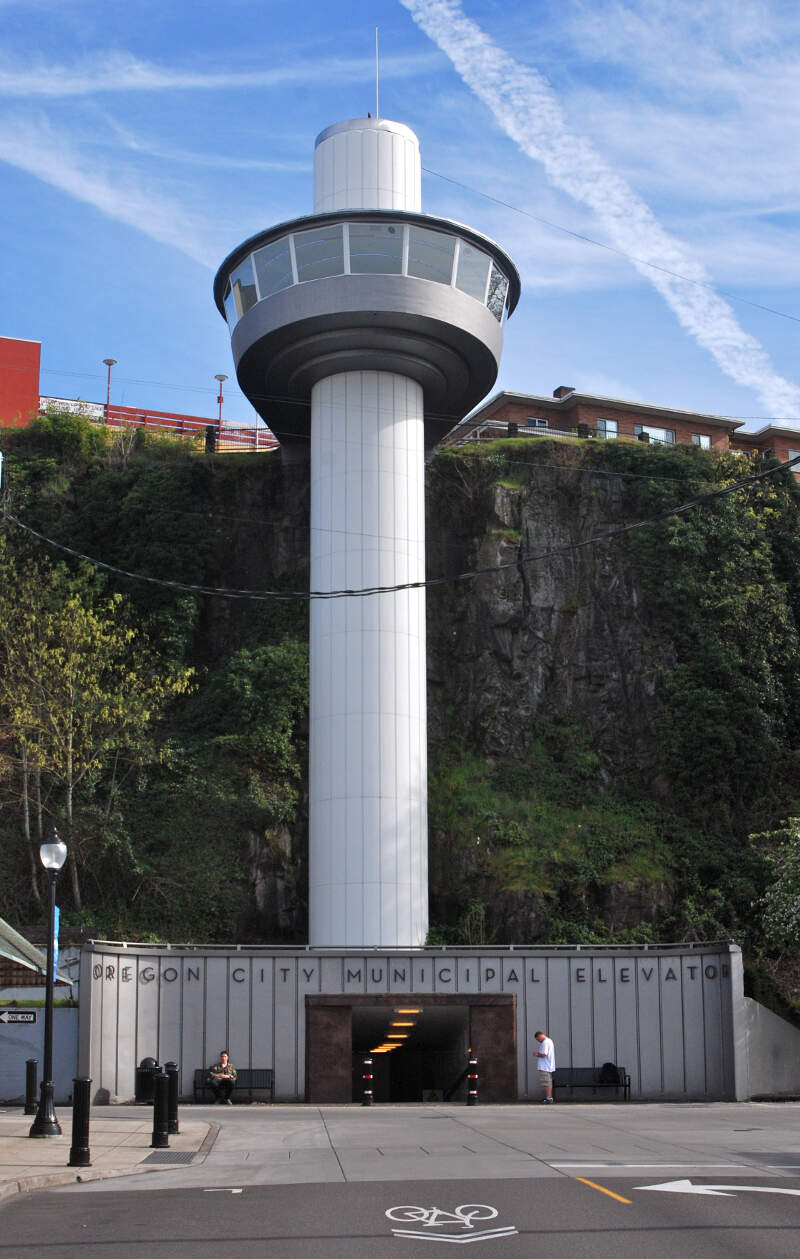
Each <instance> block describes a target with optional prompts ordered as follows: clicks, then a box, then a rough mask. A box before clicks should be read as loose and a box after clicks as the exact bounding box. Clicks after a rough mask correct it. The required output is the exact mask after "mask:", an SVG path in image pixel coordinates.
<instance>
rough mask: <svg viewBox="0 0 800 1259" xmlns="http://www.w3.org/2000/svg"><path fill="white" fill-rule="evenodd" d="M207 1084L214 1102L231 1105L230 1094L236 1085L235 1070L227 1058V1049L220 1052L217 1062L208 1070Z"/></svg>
mask: <svg viewBox="0 0 800 1259" xmlns="http://www.w3.org/2000/svg"><path fill="white" fill-rule="evenodd" d="M208 1082H209V1084H210V1085H211V1088H212V1090H213V1092H214V1101H215V1103H216V1102H227V1103H228V1105H229V1106H232V1105H233V1102H232V1101H231V1093H232V1092H233V1086H234V1084H235V1083H236V1068H235V1066H234V1065H233V1063H232V1062H231V1060H230V1058H229V1057H228V1051H227V1049H222V1050H220V1055H219V1062H215V1063H214V1065H213V1067H209V1070H208Z"/></svg>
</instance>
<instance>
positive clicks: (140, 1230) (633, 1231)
mask: <svg viewBox="0 0 800 1259" xmlns="http://www.w3.org/2000/svg"><path fill="white" fill-rule="evenodd" d="M139 1179H142V1178H139ZM147 1179H151V1178H150V1177H148V1178H147ZM692 1182H693V1184H695V1185H696V1184H697V1183H698V1182H699V1183H705V1184H710V1183H714V1184H717V1183H722V1182H721V1181H720V1180H719V1179H718V1178H715V1179H714V1180H712V1179H711V1178H710V1177H704V1178H699V1177H694V1178H692ZM653 1183H659V1182H658V1181H654V1180H653V1178H652V1177H650V1178H649V1180H648V1179H647V1178H644V1179H643V1178H641V1177H637V1178H634V1179H630V1178H620V1177H614V1178H611V1179H607V1180H606V1181H605V1183H604V1181H603V1179H602V1178H601V1179H600V1180H596V1181H592V1182H591V1183H585V1181H582V1180H578V1179H576V1178H575V1177H573V1176H567V1175H561V1176H558V1177H555V1178H553V1179H539V1180H530V1179H524V1180H505V1181H500V1180H494V1179H493V1180H470V1181H468V1182H467V1183H466V1184H465V1183H464V1182H463V1181H460V1180H454V1181H445V1180H438V1181H435V1182H430V1181H401V1182H394V1181H391V1182H387V1181H381V1182H377V1183H368V1182H360V1183H349V1184H341V1183H340V1184H302V1185H275V1186H269V1187H267V1186H251V1187H241V1188H238V1189H237V1187H233V1188H230V1187H226V1188H224V1189H223V1188H220V1189H214V1188H213V1187H212V1188H208V1187H207V1188H204V1189H165V1188H162V1189H161V1190H160V1191H158V1192H143V1193H129V1192H126V1191H125V1190H119V1189H117V1190H109V1191H108V1192H106V1193H103V1194H83V1193H81V1192H80V1190H77V1191H72V1192H69V1193H65V1192H63V1191H59V1192H47V1193H39V1194H33V1195H26V1196H24V1197H20V1198H19V1199H17V1200H15V1201H12V1202H11V1203H9V1204H8V1205H7V1206H6V1207H5V1208H4V1210H3V1212H2V1215H1V1216H0V1221H1V1222H2V1240H0V1255H2V1256H3V1257H4V1259H6V1257H7V1259H17V1257H20V1259H21V1257H22V1256H32V1255H40V1256H46V1257H47V1259H76V1257H77V1256H79V1255H80V1256H92V1259H112V1256H113V1257H114V1259H125V1256H136V1257H137V1259H138V1257H139V1256H151V1255H152V1256H155V1257H156V1259H158V1257H159V1256H169V1259H183V1257H186V1259H205V1257H206V1256H208V1257H209V1259H211V1257H212V1256H213V1259H245V1257H249V1256H259V1259H345V1257H346V1259H384V1256H385V1257H386V1259H389V1257H390V1256H391V1257H393V1259H403V1256H406V1257H407V1259H418V1257H422V1256H431V1254H441V1252H442V1249H443V1247H444V1246H451V1245H452V1246H461V1247H463V1246H464V1245H469V1246H470V1250H469V1254H471V1255H475V1256H476V1257H477V1256H484V1259H504V1257H505V1256H507V1257H508V1259H518V1257H520V1256H533V1255H536V1256H540V1255H541V1256H547V1259H584V1257H585V1259H606V1257H607V1259H642V1257H643V1256H647V1259H745V1257H746V1259H789V1257H790V1256H791V1259H796V1257H797V1254H798V1249H799V1247H800V1178H797V1177H782V1178H781V1179H780V1180H777V1179H775V1178H770V1177H760V1178H759V1177H748V1178H747V1179H746V1181H745V1180H744V1179H741V1180H736V1181H735V1180H734V1179H733V1178H730V1179H728V1178H726V1179H725V1181H724V1183H725V1184H729V1185H736V1186H737V1187H736V1188H733V1189H730V1190H725V1191H717V1194H719V1196H717V1194H714V1195H708V1194H697V1193H695V1192H684V1191H666V1190H658V1191H652V1190H647V1189H646V1188H645V1187H644V1186H646V1185H647V1184H653ZM661 1183H663V1181H662V1182H661ZM679 1183H680V1182H679ZM745 1186H747V1187H746V1188H745ZM759 1188H760V1189H763V1190H764V1191H765V1192H756V1190H758V1189H759ZM787 1190H791V1191H792V1192H791V1193H788V1192H787ZM722 1192H724V1193H725V1194H726V1195H729V1196H722ZM612 1194H613V1195H614V1196H611V1195H612ZM387 1213H388V1214H387ZM433 1241H438V1243H439V1244H438V1245H435V1246H432V1244H431V1243H432V1242H433ZM445 1253H446V1252H445Z"/></svg>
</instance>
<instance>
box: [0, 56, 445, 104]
mask: <svg viewBox="0 0 800 1259" xmlns="http://www.w3.org/2000/svg"><path fill="white" fill-rule="evenodd" d="M438 60H439V59H438V55H437V54H431V55H429V56H422V57H420V56H418V55H415V56H413V57H411V56H408V57H404V56H398V57H386V58H383V59H382V60H381V79H386V80H389V79H405V78H411V77H415V76H418V75H421V74H424V73H425V72H427V71H428V70H430V68H431V65H432V64H433V63H436V64H438ZM374 73H375V71H374V65H373V63H372V62H371V61H368V60H366V59H364V58H349V59H348V58H344V57H331V58H329V59H328V60H326V61H320V60H318V59H313V58H307V59H304V60H303V61H299V62H293V63H285V64H283V65H277V66H275V67H273V68H269V69H259V70H246V69H243V68H238V69H234V70H225V71H222V72H220V71H211V70H183V69H177V68H175V67H172V66H166V65H156V64H154V63H153V62H151V61H142V60H140V59H139V58H138V57H133V56H130V55H128V54H116V55H113V56H112V55H108V56H102V57H96V58H94V59H92V60H84V61H83V62H82V63H80V64H76V65H74V66H64V65H51V64H47V63H44V62H43V63H40V64H38V65H33V66H25V68H24V69H17V68H15V67H13V66H6V67H1V66H0V96H7V97H12V98H23V97H24V98H31V97H51V98H60V97H69V96H96V95H99V94H100V93H107V92H175V91H189V90H191V91H197V90H205V91H218V90H220V89H221V88H225V90H226V91H230V90H232V89H239V90H246V89H253V88H259V87H260V88H273V87H290V86H292V87H297V86H302V85H303V84H309V85H316V84H318V83H319V82H320V80H321V79H322V80H324V81H325V82H326V83H327V84H328V85H330V86H332V87H335V86H336V85H337V84H339V85H341V84H345V83H359V84H360V83H369V82H370V80H371V77H372V76H373V75H374Z"/></svg>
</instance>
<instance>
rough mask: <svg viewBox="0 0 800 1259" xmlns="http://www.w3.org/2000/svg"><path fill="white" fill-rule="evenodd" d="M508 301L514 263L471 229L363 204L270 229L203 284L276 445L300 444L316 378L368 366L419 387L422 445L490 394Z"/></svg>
mask: <svg viewBox="0 0 800 1259" xmlns="http://www.w3.org/2000/svg"><path fill="white" fill-rule="evenodd" d="M519 293H520V280H519V275H518V273H517V270H516V268H515V266H514V264H513V263H512V262H511V260H510V259H509V258H508V256H507V255H506V254H505V253H504V252H503V251H502V250H501V249H500V248H499V246H498V245H496V244H495V243H494V241H492V240H490V239H489V238H488V237H486V236H483V235H482V234H481V233H480V232H476V231H474V230H472V229H471V228H468V227H464V226H462V225H461V224H459V223H455V222H452V221H451V220H449V219H442V218H438V217H436V216H433V215H427V214H421V213H416V212H409V211H402V210H372V209H371V210H359V209H346V210H339V211H335V212H331V213H325V214H315V215H310V216H306V217H303V218H299V219H294V220H291V221H289V222H286V223H281V224H278V225H277V226H276V227H273V228H271V229H269V230H268V231H265V232H261V233H259V234H258V235H256V236H253V237H251V238H250V239H249V240H247V241H245V242H244V243H243V244H242V245H240V246H239V247H238V248H237V249H235V250H234V251H233V252H232V253H231V254H229V255H228V257H227V258H226V259H225V261H224V262H223V263H222V266H221V267H220V269H219V271H218V272H217V276H216V279H215V283H214V299H215V301H216V304H217V307H218V308H219V311H220V313H221V314H222V315H223V317H224V318H225V319H226V320H227V323H228V326H229V328H230V332H231V346H232V351H233V357H234V362H235V364H236V373H237V377H238V380H239V384H240V386H241V388H242V390H243V392H244V393H245V394H246V395H247V397H248V398H249V399H250V401H251V402H252V404H253V406H254V407H255V409H256V410H257V411H258V412H259V414H260V415H261V416H263V418H264V419H265V420H266V421H267V423H268V424H269V426H270V428H271V429H272V430H273V431H274V432H275V433H276V434H277V436H278V437H279V438H280V439H281V440H282V441H284V440H286V439H290V440H291V438H293V437H297V438H306V437H307V436H308V434H309V428H310V395H311V389H312V387H313V386H314V385H315V384H316V383H317V382H318V381H320V380H322V379H324V378H325V377H328V376H332V375H335V374H338V373H341V372H349V371H369V370H379V371H382V372H397V373H398V374H400V375H403V376H406V377H408V378H410V379H411V380H414V381H416V382H417V383H418V384H420V385H421V386H422V389H423V391H424V401H425V444H426V445H427V446H431V445H434V444H435V443H436V442H437V441H438V440H439V439H440V438H441V437H442V436H444V434H445V433H446V432H448V431H449V430H450V429H451V428H452V427H453V425H454V424H455V423H456V422H457V421H458V420H459V419H461V418H462V417H463V416H464V415H465V414H466V413H467V411H469V410H470V409H471V408H472V407H473V406H475V404H476V403H478V402H479V401H480V399H481V398H483V397H484V396H485V395H486V394H487V393H488V392H489V390H490V389H491V387H492V385H493V384H494V382H495V379H496V377H497V371H498V367H499V362H500V354H501V351H502V343H503V325H504V321H505V319H506V317H507V316H508V315H509V314H511V312H512V311H513V310H514V307H515V306H516V304H517V301H518V300H519Z"/></svg>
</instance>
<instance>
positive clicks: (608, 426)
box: [444, 385, 800, 462]
mask: <svg viewBox="0 0 800 1259" xmlns="http://www.w3.org/2000/svg"><path fill="white" fill-rule="evenodd" d="M742 425H743V421H742V420H734V419H730V418H728V417H727V416H724V415H705V414H703V413H702V412H697V411H681V410H678V409H676V408H675V407H659V406H654V405H653V404H651V403H649V402H626V401H624V400H623V399H621V398H604V397H601V396H599V395H597V394H590V393H581V392H579V391H578V390H577V389H573V388H572V387H571V386H570V385H560V386H559V387H558V389H556V390H554V391H553V396H552V397H549V398H548V397H541V396H539V395H538V394H527V393H508V392H505V391H504V392H501V393H497V394H495V395H494V397H493V398H490V399H489V401H488V402H485V403H484V404H483V406H481V407H479V409H478V410H477V411H473V413H472V414H471V415H469V416H467V418H466V419H465V420H462V421H461V422H460V424H457V425H456V427H455V428H454V429H452V430H451V431H450V432H449V433H448V434H447V436H446V437H445V439H444V444H445V445H448V446H461V445H464V444H465V443H466V442H486V441H495V440H496V439H497V438H498V437H508V436H522V437H555V438H563V437H594V438H600V439H604V440H606V441H609V440H613V441H618V440H623V441H625V440H628V441H649V442H652V443H656V444H658V445H663V446H673V445H679V446H699V447H701V449H704V450H718V451H726V450H731V451H736V452H738V453H740V454H743V455H751V456H753V455H770V456H773V457H774V458H776V459H779V460H780V461H781V462H784V461H785V460H787V459H792V458H794V457H795V456H796V455H800V429H793V428H788V427H784V426H781V425H776V424H768V425H767V426H766V427H764V428H762V429H759V430H758V432H756V433H742V432H740V431H739V430H740V429H741V428H742Z"/></svg>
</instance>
